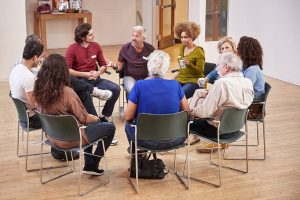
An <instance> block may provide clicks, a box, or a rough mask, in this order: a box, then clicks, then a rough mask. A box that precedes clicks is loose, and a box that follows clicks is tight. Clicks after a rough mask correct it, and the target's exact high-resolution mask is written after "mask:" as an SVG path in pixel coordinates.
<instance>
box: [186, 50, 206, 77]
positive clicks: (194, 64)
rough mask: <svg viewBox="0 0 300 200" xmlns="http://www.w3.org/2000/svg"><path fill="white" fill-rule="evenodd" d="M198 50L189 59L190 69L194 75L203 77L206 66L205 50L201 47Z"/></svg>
mask: <svg viewBox="0 0 300 200" xmlns="http://www.w3.org/2000/svg"><path fill="white" fill-rule="evenodd" d="M196 48H197V49H196V51H194V52H193V54H192V55H191V57H189V69H190V70H191V71H192V73H193V74H196V75H203V73H204V65H205V56H204V50H203V49H202V48H201V47H196Z"/></svg>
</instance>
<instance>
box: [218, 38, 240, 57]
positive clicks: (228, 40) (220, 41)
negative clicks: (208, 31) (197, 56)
mask: <svg viewBox="0 0 300 200" xmlns="http://www.w3.org/2000/svg"><path fill="white" fill-rule="evenodd" d="M226 42H227V43H229V44H230V46H231V47H232V49H233V52H234V53H236V43H235V41H234V40H233V38H232V37H230V36H225V37H223V38H221V39H220V40H219V42H218V45H217V49H218V51H219V54H221V53H222V51H221V47H222V45H223V44H224V43H226Z"/></svg>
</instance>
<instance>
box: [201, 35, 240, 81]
mask: <svg viewBox="0 0 300 200" xmlns="http://www.w3.org/2000/svg"><path fill="white" fill-rule="evenodd" d="M217 49H218V52H219V54H222V53H225V52H233V53H236V51H237V50H236V43H235V41H234V40H233V39H232V37H229V36H226V37H223V38H221V39H220V40H219V42H218V45H217ZM218 77H219V75H218V71H217V69H214V70H213V71H211V72H210V73H209V74H208V75H207V76H206V77H205V78H200V79H199V81H200V80H201V79H204V80H205V82H207V83H208V82H210V83H213V82H214V81H215V80H216V79H217V78H218Z"/></svg>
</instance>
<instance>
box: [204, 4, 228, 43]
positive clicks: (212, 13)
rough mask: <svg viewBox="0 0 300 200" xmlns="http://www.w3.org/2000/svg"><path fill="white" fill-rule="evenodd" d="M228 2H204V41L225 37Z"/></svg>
mask: <svg viewBox="0 0 300 200" xmlns="http://www.w3.org/2000/svg"><path fill="white" fill-rule="evenodd" d="M227 16H228V0H206V22H205V41H217V40H219V39H220V38H222V37H224V36H226V35H227Z"/></svg>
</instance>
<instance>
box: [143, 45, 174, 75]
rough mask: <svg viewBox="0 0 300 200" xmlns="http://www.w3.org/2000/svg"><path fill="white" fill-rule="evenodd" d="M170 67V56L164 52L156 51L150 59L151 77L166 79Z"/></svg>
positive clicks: (148, 65)
mask: <svg viewBox="0 0 300 200" xmlns="http://www.w3.org/2000/svg"><path fill="white" fill-rule="evenodd" d="M169 66H170V56H169V54H167V53H166V52H164V51H161V50H154V51H153V52H152V53H151V54H150V55H149V57H148V63H147V67H148V71H149V75H150V76H151V77H164V76H165V74H166V73H167V71H168V69H169Z"/></svg>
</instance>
